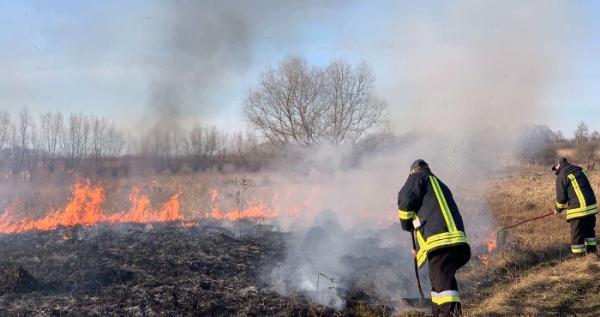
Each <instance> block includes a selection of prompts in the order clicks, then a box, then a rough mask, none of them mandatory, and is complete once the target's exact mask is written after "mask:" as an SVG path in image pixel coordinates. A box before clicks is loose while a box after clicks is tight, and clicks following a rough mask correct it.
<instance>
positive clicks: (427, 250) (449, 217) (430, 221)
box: [398, 160, 471, 317]
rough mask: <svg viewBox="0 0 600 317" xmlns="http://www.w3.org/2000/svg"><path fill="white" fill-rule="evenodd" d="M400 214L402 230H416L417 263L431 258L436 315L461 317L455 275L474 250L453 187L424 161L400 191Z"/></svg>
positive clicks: (430, 273) (432, 299)
mask: <svg viewBox="0 0 600 317" xmlns="http://www.w3.org/2000/svg"><path fill="white" fill-rule="evenodd" d="M398 213H399V218H400V223H401V225H402V229H403V230H405V231H412V230H414V231H415V233H416V237H417V241H418V245H419V246H418V250H413V255H414V256H416V259H417V264H418V266H419V267H422V266H423V264H425V262H426V261H429V277H430V279H431V301H432V303H433V306H432V313H433V316H435V317H437V316H440V317H441V316H460V315H461V305H460V295H459V293H458V285H457V282H456V278H455V277H454V274H455V273H456V271H458V269H460V268H461V267H462V266H464V265H465V264H467V262H468V261H469V259H470V258H471V249H470V247H469V244H468V242H467V237H466V235H465V228H464V224H463V220H462V217H461V216H460V213H459V211H458V207H457V205H456V202H455V201H454V199H453V198H452V193H451V192H450V189H448V187H447V186H446V185H445V184H444V183H442V182H441V181H440V180H439V179H438V178H437V177H436V176H435V175H434V174H433V173H432V172H431V170H430V169H429V165H428V164H427V163H426V162H425V161H423V160H416V161H415V162H414V163H413V164H412V165H411V167H410V174H409V176H408V179H407V180H406V183H405V184H404V186H403V187H402V189H401V190H400V192H399V193H398Z"/></svg>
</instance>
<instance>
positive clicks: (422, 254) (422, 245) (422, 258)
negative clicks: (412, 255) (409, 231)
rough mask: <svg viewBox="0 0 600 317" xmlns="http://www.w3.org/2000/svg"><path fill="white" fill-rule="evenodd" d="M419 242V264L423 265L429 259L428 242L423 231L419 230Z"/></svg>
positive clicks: (419, 265)
mask: <svg viewBox="0 0 600 317" xmlns="http://www.w3.org/2000/svg"><path fill="white" fill-rule="evenodd" d="M417 242H419V251H417V266H418V267H421V266H423V264H425V262H426V261H427V242H425V239H423V235H422V234H421V231H417Z"/></svg>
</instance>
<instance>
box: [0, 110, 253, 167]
mask: <svg viewBox="0 0 600 317" xmlns="http://www.w3.org/2000/svg"><path fill="white" fill-rule="evenodd" d="M257 147H258V141H257V138H256V137H255V136H254V135H253V134H251V133H241V132H239V133H225V132H222V131H219V130H217V129H216V128H215V127H203V126H201V125H195V126H193V127H192V128H190V129H185V128H182V127H176V128H170V129H166V128H161V127H160V126H158V125H157V126H156V127H154V128H152V129H150V130H149V131H147V132H145V133H142V135H141V136H132V135H129V134H127V133H126V132H125V131H124V130H122V129H119V128H118V127H117V125H116V123H115V122H112V121H110V120H108V119H106V118H103V117H97V116H93V115H84V114H69V115H64V114H62V113H60V112H45V113H42V114H41V115H38V116H36V115H34V114H32V113H31V112H30V111H29V110H28V109H27V108H23V109H22V110H21V111H19V112H18V113H17V114H16V115H15V116H14V117H11V115H10V113H9V112H7V111H1V110H0V170H1V171H2V173H3V174H4V176H5V177H11V176H13V177H25V178H27V177H30V176H31V175H32V174H35V173H55V172H57V171H58V172H77V173H79V174H90V173H93V174H105V173H112V174H123V173H129V172H132V170H135V171H136V172H140V173H141V172H145V171H152V172H163V171H170V172H178V171H180V170H181V169H184V168H188V169H190V170H192V171H199V170H207V169H212V168H217V169H222V168H223V167H225V165H226V164H232V165H235V166H236V167H245V168H255V167H253V165H252V164H254V163H253V162H255V161H256V160H257V159H259V158H260V157H259V155H258V154H257V155H253V154H254V152H256V149H257Z"/></svg>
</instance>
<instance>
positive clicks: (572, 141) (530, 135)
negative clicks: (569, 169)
mask: <svg viewBox="0 0 600 317" xmlns="http://www.w3.org/2000/svg"><path fill="white" fill-rule="evenodd" d="M520 140H521V143H520V146H519V151H518V152H517V156H518V158H519V159H520V160H521V161H522V162H525V163H528V164H548V163H551V162H552V161H553V160H555V159H556V157H557V156H559V155H560V156H569V158H570V159H573V160H575V161H577V162H579V163H580V164H584V165H585V167H586V168H587V169H588V170H594V169H595V168H596V167H598V165H599V163H600V132H598V131H591V130H590V128H589V127H588V125H587V124H586V123H585V122H583V121H580V122H579V123H578V124H577V126H576V127H575V129H574V130H573V137H572V138H567V137H565V136H564V135H563V133H562V132H561V131H552V129H550V128H549V127H548V126H545V125H531V126H529V127H528V128H527V129H525V130H524V131H523V132H522V135H521V137H520Z"/></svg>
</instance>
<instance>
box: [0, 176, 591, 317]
mask: <svg viewBox="0 0 600 317" xmlns="http://www.w3.org/2000/svg"><path fill="white" fill-rule="evenodd" d="M598 175H599V174H597V173H592V181H593V184H594V186H595V188H596V189H599V188H600V182H599V181H600V179H599V176H598ZM213 176H214V175H213ZM201 177H206V176H201ZM219 177H220V176H219ZM219 177H215V178H203V179H202V181H198V180H197V179H194V178H191V177H190V178H187V177H181V178H179V179H176V180H175V179H171V178H169V179H160V177H157V178H158V179H157V178H154V177H153V179H144V180H140V179H127V180H121V181H120V182H118V183H112V182H107V181H98V182H92V181H87V180H80V181H79V182H76V183H75V184H74V185H72V186H71V188H70V189H71V193H70V194H69V193H68V191H67V190H65V189H64V188H61V187H60V186H56V187H53V188H51V189H48V190H51V191H52V192H54V193H58V194H61V195H63V197H65V198H63V202H60V200H58V199H56V198H54V199H49V200H48V204H50V205H51V208H50V207H48V206H46V207H48V208H46V209H45V210H46V211H45V212H32V213H30V215H29V216H27V217H24V216H23V215H25V214H26V213H24V211H25V210H31V209H33V210H40V209H41V208H40V206H42V205H43V200H44V199H48V198H49V197H52V196H51V195H49V194H48V193H44V192H41V193H40V194H39V195H38V196H39V197H38V198H37V199H36V197H35V195H33V196H29V197H27V196H25V197H24V198H23V197H18V198H17V197H16V196H15V197H14V198H13V199H11V200H10V201H7V202H4V205H5V206H6V207H5V208H6V210H5V212H4V213H3V214H2V215H1V216H0V231H3V232H5V233H9V232H10V233H15V232H20V233H18V234H9V235H6V234H5V235H0V254H3V256H4V259H3V260H2V261H0V275H2V274H6V276H8V277H10V279H7V280H10V281H12V282H10V285H6V287H5V288H4V289H5V290H4V291H3V292H2V294H0V311H2V312H7V313H8V314H17V315H18V314H21V315H28V314H31V313H33V312H37V313H39V314H40V315H53V314H54V315H56V314H62V315H69V314H72V315H157V314H160V313H167V314H172V315H186V314H206V315H231V314H238V315H240V314H241V315H286V316H287V315H298V314H300V315H312V316H319V315H331V316H338V315H356V316H382V315H384V316H389V315H392V313H393V311H394V310H393V309H392V307H393V306H394V304H393V302H394V300H396V301H397V298H396V299H394V298H385V297H378V296H374V294H375V293H376V292H374V291H373V287H374V285H373V284H374V283H375V284H376V283H380V282H381V281H384V282H386V283H390V285H389V286H390V287H393V286H397V285H396V284H398V283H400V284H401V287H402V288H404V289H405V290H404V291H405V292H406V293H405V295H406V294H408V295H410V293H411V292H412V291H414V285H413V284H414V280H413V277H412V276H402V273H401V272H402V270H400V267H404V266H406V267H410V265H412V264H411V263H408V262H406V263H404V262H402V263H400V262H397V261H396V262H389V263H388V262H385V261H383V260H378V257H380V256H382V254H387V255H389V254H390V252H393V253H398V255H397V256H395V258H398V259H400V258H401V255H400V254H401V253H402V252H403V250H404V249H401V248H397V249H393V248H392V249H390V248H388V249H386V248H380V247H379V246H378V244H377V243H375V244H373V243H374V242H373V241H379V242H381V241H383V240H382V237H385V238H386V239H404V237H402V236H398V237H396V236H395V234H397V233H400V230H399V229H398V228H390V229H389V230H388V231H386V232H380V236H379V237H378V236H370V237H367V238H365V239H364V240H361V241H360V242H359V244H365V246H366V248H365V250H369V252H367V253H360V252H359V253H356V254H354V255H352V256H351V257H346V259H350V260H351V262H352V263H353V265H354V270H355V271H356V272H359V273H360V274H359V275H355V276H353V277H352V278H351V280H349V281H347V283H346V284H345V285H346V286H349V288H348V289H340V288H338V287H337V286H335V285H334V286H333V288H332V286H331V285H329V284H332V283H333V284H336V283H337V282H338V278H337V277H336V278H335V282H332V283H328V282H327V281H325V280H324V281H323V282H324V284H323V285H325V284H327V285H325V286H323V287H325V291H327V292H342V293H343V298H344V300H345V301H346V302H345V308H343V309H332V308H326V307H324V306H320V305H317V304H314V303H313V302H311V300H310V292H304V293H303V292H299V293H295V294H287V295H285V296H284V295H282V294H281V292H279V291H278V287H281V286H282V285H285V284H286V281H285V280H283V279H282V280H281V281H280V282H281V283H279V284H278V285H272V280H269V279H268V278H265V276H268V275H269V272H270V271H271V268H274V267H275V266H277V265H279V264H280V263H282V262H284V261H285V260H286V257H287V256H288V254H287V252H288V251H286V241H287V240H288V239H289V235H288V234H286V233H283V232H280V231H277V230H274V227H271V226H268V225H264V224H257V222H261V221H263V220H265V219H271V218H274V217H281V216H282V215H285V216H289V217H294V215H297V214H298V212H300V211H303V212H304V211H305V209H307V208H306V207H305V206H307V204H306V201H307V200H309V199H313V198H314V197H315V196H318V193H316V194H315V193H311V195H313V196H310V197H299V198H298V197H296V199H295V200H293V201H292V200H290V198H289V197H286V196H287V194H285V193H283V194H282V193H273V192H271V193H269V194H268V195H265V192H261V193H260V195H254V194H255V192H253V191H252V189H248V188H247V187H244V185H243V184H244V182H246V181H245V180H243V179H244V178H243V177H238V176H231V175H230V176H229V177H227V178H224V177H221V178H219ZM208 180H210V182H209V181H208ZM240 180H243V181H240ZM254 183H255V184H259V183H260V182H259V181H256V180H254ZM158 184H161V185H160V186H159V185H158ZM265 184H266V185H265V186H264V187H265V188H267V187H268V188H270V187H271V186H270V185H269V183H265ZM553 184H554V177H553V175H552V174H551V173H549V172H546V170H537V169H527V170H522V171H519V172H518V173H516V174H515V175H512V176H507V177H505V178H504V179H502V180H499V181H497V182H495V183H493V184H491V186H492V188H491V190H490V196H489V198H488V200H489V206H491V209H492V212H493V214H494V216H495V217H496V219H497V222H498V226H499V227H501V226H504V225H509V224H512V223H515V222H519V221H521V220H525V219H527V218H530V217H534V216H537V215H540V214H543V213H544V212H546V211H548V210H550V209H551V208H552V205H553V201H554V185H553ZM0 186H1V184H0ZM66 187H67V189H68V186H66ZM257 187H259V189H260V186H257ZM124 189H126V190H125V192H127V193H128V194H127V195H125V197H124V198H122V199H121V198H119V196H117V194H116V193H122V192H123V191H124ZM492 194H493V195H492ZM256 197H263V198H264V197H272V198H270V199H267V200H257V199H256ZM306 212H313V211H311V210H306ZM36 215H37V216H36ZM240 220H241V221H240ZM246 220H251V221H252V223H250V222H247V221H246ZM390 223H391V222H390ZM334 231H335V230H334ZM334 231H331V232H330V233H332V232H334ZM392 233H393V234H392ZM501 237H502V239H501V240H498V241H496V239H495V238H496V237H495V235H494V234H493V233H490V236H489V237H488V238H487V241H486V240H484V241H481V243H479V244H478V243H477V242H476V241H472V242H474V243H473V247H474V255H475V257H474V258H473V259H472V261H471V262H470V263H469V264H468V265H467V267H466V268H465V269H464V270H461V272H460V276H459V281H460V282H461V284H462V285H461V289H462V293H463V298H464V299H465V304H466V311H467V316H515V315H525V316H555V315H559V316H560V315H568V314H577V316H595V315H597V314H596V311H597V310H598V307H600V306H599V304H598V303H597V300H596V299H595V296H594V294H597V292H598V290H599V286H598V285H599V284H598V283H597V282H596V281H597V280H598V277H600V276H597V272H598V268H600V264H599V263H598V262H597V261H596V260H595V259H594V258H591V257H589V258H586V259H585V260H584V261H579V260H576V259H573V260H570V259H568V256H569V232H568V226H567V224H566V223H565V221H564V219H563V217H562V216H553V217H549V218H546V219H543V220H540V221H536V222H531V223H526V224H524V225H522V226H519V227H516V228H513V229H511V230H510V231H509V232H507V233H505V234H503V235H502V236H501ZM341 239H342V240H346V239H347V238H344V237H343V238H341ZM379 242H378V243H379ZM308 245H309V247H315V246H316V245H315V244H314V243H311V244H308ZM405 247H406V250H408V246H405ZM300 256H303V255H300ZM383 258H384V257H382V259H383ZM374 262H377V263H378V265H379V266H378V265H375V266H373V265H372V263H374ZM386 266H387V267H386ZM389 267H393V268H394V269H393V270H392V271H394V272H398V276H400V277H398V276H396V277H394V278H399V279H400V282H392V281H393V280H394V279H393V278H390V276H385V275H381V274H378V273H377V272H383V271H387V270H388V269H389ZM3 272H4V273H3ZM283 273H286V272H283ZM319 273H324V274H326V275H327V276H330V272H319ZM334 273H335V272H334ZM284 275H287V273H286V274H284ZM380 275H381V276H380ZM424 278H425V280H426V277H424ZM316 279H317V276H316V275H315V280H316ZM326 282H327V283H326ZM425 284H427V283H425ZM278 292H279V293H278ZM398 296H404V295H398ZM402 314H404V315H407V316H423V313H422V312H405V313H402ZM402 314H401V315H402Z"/></svg>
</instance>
